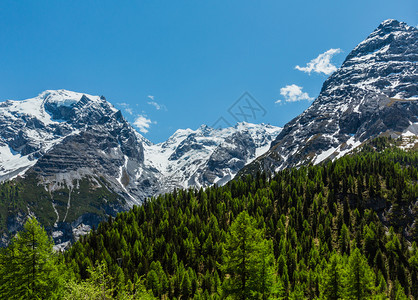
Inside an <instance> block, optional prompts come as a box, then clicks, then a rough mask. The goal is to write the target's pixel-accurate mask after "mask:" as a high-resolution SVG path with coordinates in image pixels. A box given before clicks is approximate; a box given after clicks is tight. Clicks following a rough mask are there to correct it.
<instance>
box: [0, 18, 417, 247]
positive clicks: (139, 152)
mask: <svg viewBox="0 0 418 300" xmlns="http://www.w3.org/2000/svg"><path fill="white" fill-rule="evenodd" d="M417 37H418V30H417V29H416V28H415V27H411V26H408V25H406V24H405V23H402V22H398V21H396V20H387V21H384V22H383V23H382V24H381V25H380V26H379V27H378V28H377V29H376V30H375V31H374V32H373V33H372V34H371V35H370V36H369V37H367V38H366V40H364V41H363V42H361V43H360V44H359V45H358V46H357V47H355V48H354V50H353V51H351V52H350V54H349V55H348V56H347V58H346V59H345V61H344V63H343V64H342V66H341V67H340V68H339V69H338V70H337V71H336V72H334V73H333V74H332V75H331V76H330V77H329V78H328V79H327V80H326V81H325V83H324V85H323V87H322V90H321V93H320V95H319V96H318V98H317V99H316V100H315V101H314V103H313V104H312V105H311V106H310V107H309V108H308V109H307V110H306V111H305V112H303V113H302V114H301V115H299V116H298V117H296V118H295V119H293V120H292V121H290V122H289V123H288V124H286V125H285V127H284V128H283V130H282V128H279V127H275V126H271V125H266V124H259V125H256V124H250V123H238V124H237V125H236V126H234V127H230V128H225V129H213V128H210V127H207V126H205V125H202V126H201V127H200V128H198V129H197V130H191V129H185V130H177V131H176V132H175V133H174V134H173V136H171V137H170V138H169V139H168V140H167V141H165V142H163V143H160V144H153V143H151V142H150V141H148V140H147V139H145V138H144V137H143V136H141V135H140V134H139V133H138V132H137V131H136V130H134V129H133V128H132V126H131V125H130V124H129V123H128V122H127V121H126V120H125V119H124V117H123V116H122V113H121V112H120V111H118V110H116V109H115V108H114V107H113V106H112V105H111V104H110V103H109V102H107V101H106V99H105V98H104V97H103V96H101V97H99V96H91V95H87V94H82V93H76V92H71V91H66V90H56V91H51V90H50V91H45V92H43V93H41V94H40V95H39V96H37V97H35V98H32V99H27V100H22V101H11V100H8V101H6V102H2V103H0V181H2V182H4V183H3V184H2V186H1V187H0V195H3V201H2V202H0V233H1V234H2V239H1V241H0V244H5V243H7V241H8V239H9V238H10V235H11V234H13V233H14V232H16V231H17V230H18V229H19V228H20V227H21V225H22V223H23V220H24V219H25V217H26V216H27V215H30V214H34V215H36V216H37V217H38V218H39V219H40V221H41V222H42V223H43V224H44V225H45V226H46V227H47V228H48V230H49V231H50V232H51V233H52V235H53V237H54V239H55V242H56V243H61V246H65V245H66V243H68V241H71V240H73V239H74V238H75V237H77V236H78V235H80V234H83V233H84V232H86V231H87V230H89V229H90V228H91V227H92V226H95V225H97V224H98V222H99V221H100V220H103V219H104V218H106V216H107V215H109V214H110V215H115V214H116V213H117V212H119V211H122V210H126V209H128V208H130V207H131V206H132V205H134V204H141V203H142V201H144V200H145V199H146V198H147V197H151V196H154V195H158V194H160V193H165V192H170V191H172V190H173V189H174V188H188V187H197V188H200V187H205V186H209V185H213V184H218V185H222V184H225V183H226V182H228V181H229V180H231V179H233V178H234V177H235V176H236V175H237V174H240V175H244V174H247V173H254V172H257V171H268V172H275V171H278V170H281V169H283V168H287V167H295V166H296V167H297V166H299V165H302V164H308V163H313V164H317V163H320V162H323V161H325V160H327V159H334V158H336V157H340V156H342V155H345V154H347V153H349V152H350V151H352V150H353V149H355V148H356V147H358V146H359V145H361V144H362V143H364V142H365V141H368V140H370V139H372V138H374V137H377V136H380V135H386V136H392V137H404V138H405V145H404V147H415V145H416V144H415V143H416V136H417V134H418V117H417V116H418V106H417V103H418V102H417V101H418V68H417V64H418V38H417ZM408 143H409V144H408Z"/></svg>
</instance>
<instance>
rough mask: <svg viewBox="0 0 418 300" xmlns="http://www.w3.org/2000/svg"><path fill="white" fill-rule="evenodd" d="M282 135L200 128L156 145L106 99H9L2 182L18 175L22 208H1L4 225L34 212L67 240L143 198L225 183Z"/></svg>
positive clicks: (255, 128) (269, 129)
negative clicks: (10, 211)
mask: <svg viewBox="0 0 418 300" xmlns="http://www.w3.org/2000/svg"><path fill="white" fill-rule="evenodd" d="M280 130H281V129H280V128H278V127H274V126H271V125H264V124H261V125H254V124H249V123H239V124H237V125H236V126H235V127H231V128H226V129H221V130H215V129H212V128H209V127H207V126H204V125H203V126H201V127H200V128H199V129H197V130H191V129H186V130H178V131H177V132H176V133H175V134H174V135H173V136H172V137H170V138H169V139H168V140H167V141H166V142H164V143H161V144H157V145H154V144H152V143H151V142H150V141H148V140H147V139H145V138H144V137H143V136H141V135H140V134H139V133H138V132H137V131H136V130H135V129H133V128H132V126H131V125H130V124H129V123H128V122H127V121H126V120H125V119H124V118H123V116H122V114H121V112H120V111H118V110H117V109H115V108H114V107H113V106H112V105H111V104H110V103H109V102H107V101H106V99H105V98H104V97H99V96H92V95H87V94H82V93H76V92H71V91H66V90H57V91H54V90H49V91H45V92H43V93H41V94H40V95H39V96H37V97H35V98H31V99H27V100H22V101H11V100H9V101H6V102H3V103H0V182H5V181H8V180H9V181H10V180H13V179H14V180H13V181H12V183H11V184H16V185H19V188H18V189H17V190H18V193H17V195H18V196H17V198H18V200H19V201H21V202H19V203H20V207H18V208H15V209H14V211H13V213H11V214H10V213H9V212H8V210H5V212H4V211H3V212H1V211H0V214H3V216H2V215H0V220H2V219H3V220H4V219H8V221H7V229H8V230H9V231H11V232H13V231H15V229H17V228H18V227H19V226H20V225H21V221H22V220H23V219H22V218H23V217H24V216H25V215H28V214H35V215H36V216H40V219H41V221H42V223H43V224H44V225H45V226H47V227H48V226H49V227H50V228H52V230H53V236H54V238H55V239H56V242H62V241H66V240H69V239H71V238H72V233H74V234H75V235H78V234H79V232H80V230H81V231H83V230H85V229H86V228H87V229H88V228H91V226H93V225H97V223H98V222H99V221H100V220H102V219H103V218H104V217H106V215H108V214H113V215H114V214H116V213H117V212H119V211H122V210H126V209H128V208H129V207H131V206H132V205H134V204H140V203H141V202H142V201H144V200H145V199H146V198H147V197H151V196H155V195H158V194H160V193H164V192H170V191H172V190H173V189H174V188H175V187H181V188H187V187H191V186H195V187H202V186H208V185H211V184H215V183H216V184H224V183H225V182H227V181H228V180H230V179H231V178H233V177H234V176H235V174H236V173H237V172H238V171H239V170H240V169H241V168H242V167H243V166H245V165H246V164H247V163H249V162H251V161H252V160H254V159H255V158H256V157H257V156H258V155H260V154H262V153H264V152H265V151H267V150H268V148H269V147H270V143H271V141H273V140H274V138H275V137H276V136H277V135H278V134H279V132H280ZM0 208H1V207H0ZM22 216H23V217H22ZM3 217H4V218H3ZM19 220H20V221H19ZM0 227H1V224H0ZM78 227H79V228H78ZM77 228H78V229H77ZM83 228H84V229H83ZM2 229H3V230H4V228H0V231H2ZM73 231H74V232H73Z"/></svg>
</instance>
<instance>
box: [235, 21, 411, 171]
mask: <svg viewBox="0 0 418 300" xmlns="http://www.w3.org/2000/svg"><path fill="white" fill-rule="evenodd" d="M417 116H418V30H417V29H416V28H415V27H411V26H408V25H406V24H405V23H402V22H398V21H396V20H386V21H384V22H383V23H382V24H380V26H379V27H378V28H377V29H376V30H375V31H374V32H373V33H372V34H370V35H369V36H368V37H367V38H366V39H365V40H364V41H363V42H361V43H360V44H359V45H358V46H357V47H355V48H354V50H353V51H351V52H350V54H349V55H348V56H347V58H346V59H345V61H344V63H343V64H342V66H341V67H340V68H339V69H338V70H337V71H336V72H334V73H333V74H332V75H331V76H330V77H329V78H328V79H327V80H326V81H325V83H324V84H323V87H322V90H321V92H320V94H319V96H318V98H317V99H316V100H315V101H314V102H313V104H312V105H311V106H310V107H309V108H308V109H307V110H306V111H304V112H303V113H302V114H301V115H299V116H298V117H296V118H295V119H293V120H292V121H290V122H289V123H288V124H286V125H285V126H284V128H283V131H282V132H281V133H280V134H279V135H278V137H277V138H276V140H275V141H274V142H273V143H272V146H271V149H270V150H269V151H268V152H267V153H266V154H265V155H263V156H261V157H260V158H259V159H257V160H256V161H254V162H253V163H252V164H250V165H249V166H247V167H246V168H244V170H242V172H241V174H245V173H248V172H253V171H254V170H265V171H277V170H280V169H283V168H286V167H292V166H298V165H301V164H307V163H310V162H312V163H314V164H317V163H320V162H322V161H324V160H326V159H333V158H336V157H340V156H342V155H344V154H346V153H348V152H349V151H351V150H352V149H353V148H355V147H357V146H359V145H360V144H361V143H363V142H364V141H366V140H368V139H370V138H373V137H376V136H378V135H381V134H385V135H391V136H392V137H398V136H400V135H411V134H414V135H416V134H418V117H417Z"/></svg>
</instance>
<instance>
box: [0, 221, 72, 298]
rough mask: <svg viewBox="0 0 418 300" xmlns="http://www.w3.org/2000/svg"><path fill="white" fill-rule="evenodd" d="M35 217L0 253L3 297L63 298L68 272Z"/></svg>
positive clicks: (0, 292) (0, 293)
mask: <svg viewBox="0 0 418 300" xmlns="http://www.w3.org/2000/svg"><path fill="white" fill-rule="evenodd" d="M52 247H53V243H52V241H51V240H50V238H49V237H48V236H47V234H46V232H45V231H44V230H43V228H42V227H41V226H40V225H39V223H38V221H37V220H36V219H35V218H30V219H29V220H28V221H27V222H26V224H25V226H24V229H23V231H21V232H19V233H18V235H17V236H16V237H15V238H13V240H12V241H11V244H10V245H9V246H8V247H7V248H4V249H1V252H0V295H1V297H0V298H1V299H61V298H62V296H63V294H64V284H65V280H66V272H64V266H63V265H62V263H60V261H59V256H58V255H57V254H56V253H54V252H53V250H52Z"/></svg>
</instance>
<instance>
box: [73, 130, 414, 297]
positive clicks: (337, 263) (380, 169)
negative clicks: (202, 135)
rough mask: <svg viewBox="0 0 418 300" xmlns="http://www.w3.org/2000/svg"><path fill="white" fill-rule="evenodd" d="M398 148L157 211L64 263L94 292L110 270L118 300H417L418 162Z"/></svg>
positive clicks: (133, 215) (207, 193)
mask: <svg viewBox="0 0 418 300" xmlns="http://www.w3.org/2000/svg"><path fill="white" fill-rule="evenodd" d="M394 144H396V141H394V140H391V139H385V138H379V139H376V140H374V141H373V142H372V143H369V144H368V145H366V146H364V147H363V148H362V150H361V152H359V153H357V154H353V155H350V156H345V157H343V158H340V159H338V160H336V161H334V162H327V163H324V164H322V165H318V166H304V167H300V168H299V169H296V168H293V169H287V170H283V171H281V172H279V173H277V174H275V175H274V176H273V177H269V176H268V175H266V174H258V175H256V176H254V177H251V176H248V177H246V178H244V179H240V180H234V181H232V182H230V183H228V184H227V185H226V186H223V187H210V188H207V189H205V190H204V189H200V190H193V189H189V190H178V191H175V192H174V193H171V194H166V195H163V196H159V197H158V198H156V199H150V200H149V201H147V202H145V203H144V204H143V205H142V206H136V207H134V208H133V209H132V210H130V211H128V212H125V213H121V214H119V215H118V216H117V217H116V218H115V219H112V218H110V219H109V220H108V222H104V223H101V224H100V225H99V227H98V228H97V229H95V230H94V231H92V232H91V233H90V234H89V235H88V236H86V237H84V238H82V239H81V240H80V241H78V242H77V243H75V244H74V245H73V246H72V247H71V249H70V250H69V251H67V252H66V253H65V263H66V264H67V266H68V267H70V269H72V270H74V272H75V274H76V277H77V278H78V279H79V280H86V279H87V278H89V276H90V275H89V272H88V271H87V270H88V269H89V268H90V269H91V268H92V267H93V266H95V265H98V264H99V263H101V262H102V263H103V264H102V265H104V266H106V268H107V270H108V272H109V274H111V275H112V277H113V278H114V284H115V286H116V287H118V288H116V289H115V290H114V292H113V293H114V294H113V295H114V296H115V297H117V296H118V294H119V295H120V294H122V293H123V287H126V286H132V282H138V280H140V279H142V281H143V282H144V283H145V285H146V287H147V289H149V290H152V292H153V294H154V295H155V296H156V297H160V298H163V299H167V298H168V299H174V298H177V299H189V298H195V299H217V298H223V297H226V296H230V297H232V298H241V299H244V298H255V299H259V298H262V299H267V298H281V297H284V298H290V299H302V298H310V299H313V298H317V297H321V298H325V299H337V298H346V299H370V298H372V297H373V298H374V297H376V298H379V299H383V298H386V297H390V298H392V299H403V298H406V297H407V296H408V297H410V298H414V299H417V297H418V280H417V278H418V252H417V237H418V231H417V225H416V224H417V222H416V220H417V198H418V185H417V180H418V170H417V166H418V155H417V152H416V150H414V149H412V150H409V151H405V150H402V149H399V148H397V147H395V146H394ZM405 295H406V296H405Z"/></svg>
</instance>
